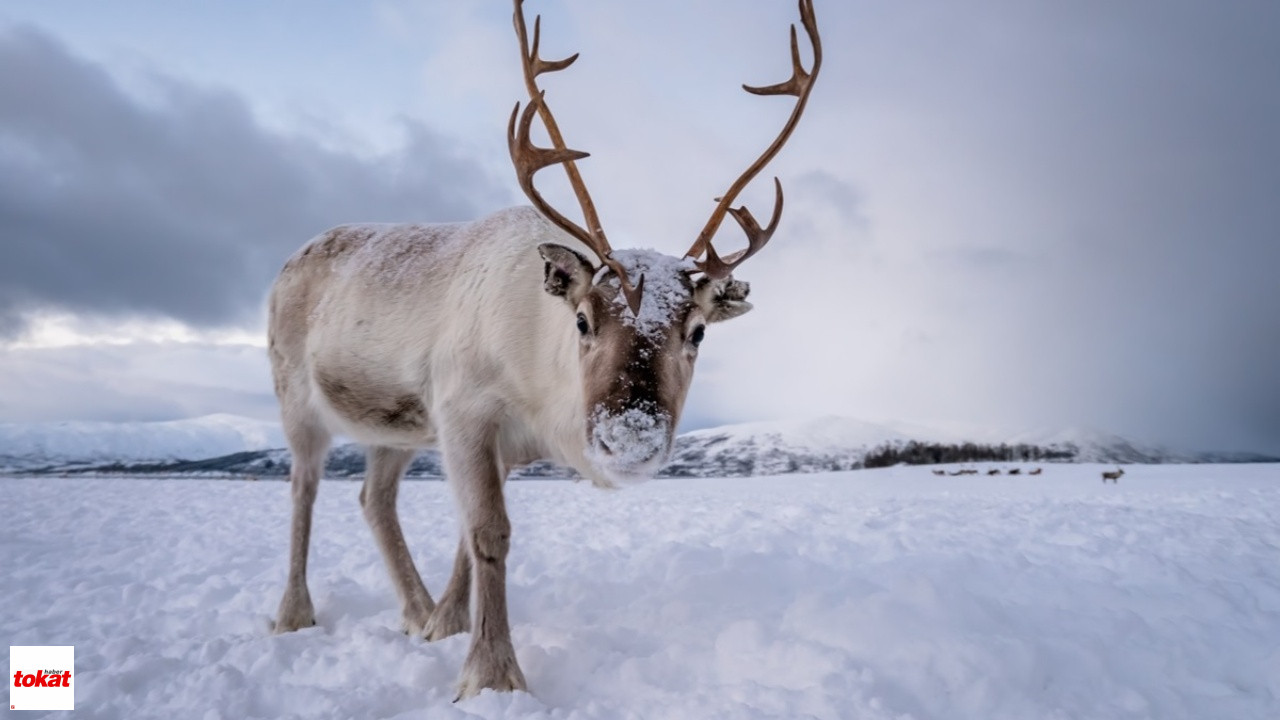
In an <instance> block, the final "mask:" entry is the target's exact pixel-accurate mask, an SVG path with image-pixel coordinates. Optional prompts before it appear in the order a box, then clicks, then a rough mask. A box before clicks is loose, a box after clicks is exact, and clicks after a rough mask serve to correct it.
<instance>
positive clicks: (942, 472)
mask: <svg viewBox="0 0 1280 720" xmlns="http://www.w3.org/2000/svg"><path fill="white" fill-rule="evenodd" d="M933 474H934V475H946V474H947V471H946V470H934V471H933Z"/></svg>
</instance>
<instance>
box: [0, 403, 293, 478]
mask: <svg viewBox="0 0 1280 720" xmlns="http://www.w3.org/2000/svg"><path fill="white" fill-rule="evenodd" d="M284 445H285V441H284V433H283V432H281V430H280V423H278V422H270V421H266V420H255V419H253V418H247V417H240V416H238V415H227V414H219V415H206V416H204V417H198V418H191V419H188V420H172V421H166V422H38V423H0V470H29V469H34V468H40V467H48V466H54V465H56V466H66V465H72V464H80V465H83V464H99V463H112V462H120V463H130V464H132V463H144V462H151V463H155V462H172V461H176V460H201V459H205V458H213V457H220V456H223V455H228V454H231V453H237V452H245V451H254V450H267V449H269V448H279V447H283V446H284Z"/></svg>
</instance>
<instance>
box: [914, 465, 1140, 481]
mask: <svg viewBox="0 0 1280 720" xmlns="http://www.w3.org/2000/svg"><path fill="white" fill-rule="evenodd" d="M1001 472H1002V471H1001V470H1000V468H991V469H990V470H987V475H1000V474H1001ZM1043 472H1044V470H1043V468H1038V467H1037V468H1032V469H1030V470H1028V471H1027V474H1028V475H1040V474H1041V473H1043ZM933 474H934V475H937V476H939V477H944V476H950V477H955V476H957V475H977V474H978V471H977V470H975V469H974V468H960V469H958V470H954V471H952V472H947V471H946V470H943V469H941V468H936V469H934V471H933ZM1003 474H1005V475H1021V474H1022V468H1009V470H1007V471H1003ZM1122 475H1124V470H1122V469H1121V468H1118V467H1117V468H1116V469H1115V470H1106V471H1104V472H1103V473H1102V482H1103V483H1104V484H1105V483H1107V482H1108V481H1110V482H1112V483H1115V484H1119V482H1120V476H1122Z"/></svg>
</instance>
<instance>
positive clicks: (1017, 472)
mask: <svg viewBox="0 0 1280 720" xmlns="http://www.w3.org/2000/svg"><path fill="white" fill-rule="evenodd" d="M1009 474H1010V475H1021V474H1022V468H1014V469H1012V470H1010V471H1009Z"/></svg>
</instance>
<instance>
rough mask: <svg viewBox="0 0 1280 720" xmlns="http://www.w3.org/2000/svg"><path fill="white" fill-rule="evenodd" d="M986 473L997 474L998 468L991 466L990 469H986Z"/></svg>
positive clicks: (998, 472)
mask: <svg viewBox="0 0 1280 720" xmlns="http://www.w3.org/2000/svg"><path fill="white" fill-rule="evenodd" d="M987 474H988V475H999V474H1000V468H991V469H990V470H988V471H987Z"/></svg>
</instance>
